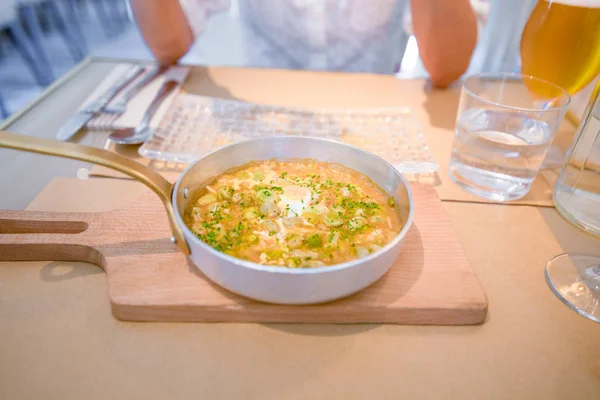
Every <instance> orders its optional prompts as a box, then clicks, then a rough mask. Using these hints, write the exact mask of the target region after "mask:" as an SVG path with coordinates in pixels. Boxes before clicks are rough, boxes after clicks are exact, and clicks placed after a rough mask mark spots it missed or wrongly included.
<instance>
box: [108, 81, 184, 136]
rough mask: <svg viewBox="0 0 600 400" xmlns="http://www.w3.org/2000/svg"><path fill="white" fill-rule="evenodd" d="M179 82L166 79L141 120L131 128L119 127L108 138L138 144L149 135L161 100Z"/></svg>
mask: <svg viewBox="0 0 600 400" xmlns="http://www.w3.org/2000/svg"><path fill="white" fill-rule="evenodd" d="M180 83H181V81H180V80H179V79H172V78H168V79H166V80H165V81H164V82H163V84H162V86H161V87H160V90H159V91H158V92H157V93H156V95H155V97H154V99H152V102H151V103H150V105H149V106H148V108H147V109H146V112H145V113H144V116H143V118H142V120H141V121H140V122H139V123H138V124H137V125H136V126H135V127H133V128H125V129H119V130H116V131H114V132H112V133H111V134H110V135H109V137H108V138H109V139H110V140H111V141H112V142H114V143H117V144H140V143H144V142H145V141H146V139H148V137H149V136H150V133H151V129H150V120H151V119H152V117H153V116H154V113H155V112H156V110H158V108H159V107H160V105H161V104H162V102H163V101H164V100H165V99H166V98H167V97H168V96H169V94H170V93H171V92H172V91H173V90H174V89H175V88H176V87H177V86H178V85H179V84H180Z"/></svg>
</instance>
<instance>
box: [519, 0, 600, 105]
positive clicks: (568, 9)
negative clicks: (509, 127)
mask: <svg viewBox="0 0 600 400" xmlns="http://www.w3.org/2000/svg"><path fill="white" fill-rule="evenodd" d="M599 72H600V0H539V1H538V3H537V5H536V6H535V8H534V9H533V11H532V13H531V16H530V17H529V20H528V22H527V25H526V26H525V29H524V30H523V36H522V37H521V73H523V74H526V75H531V76H535V77H536V78H540V79H543V80H546V81H549V82H552V83H554V84H556V85H558V86H560V87H562V88H563V89H565V90H566V91H567V92H568V93H569V94H571V95H572V94H574V93H576V92H578V91H579V90H581V89H582V88H584V87H585V86H587V85H588V84H589V83H590V82H591V81H592V80H593V79H594V78H595V77H596V75H598V73H599ZM529 83H530V84H531V87H530V90H532V91H533V92H534V93H537V94H539V95H541V96H544V95H546V94H545V93H544V92H543V91H544V90H545V87H544V86H543V85H537V84H536V82H534V81H532V82H529Z"/></svg>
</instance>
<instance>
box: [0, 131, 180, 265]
mask: <svg viewBox="0 0 600 400" xmlns="http://www.w3.org/2000/svg"><path fill="white" fill-rule="evenodd" d="M0 148H6V149H13V150H21V151H27V152H30V153H38V154H46V155H50V156H57V157H62V158H70V159H73V160H80V161H86V162H89V163H92V164H96V165H102V166H104V167H108V168H111V169H114V170H116V171H119V172H122V173H124V174H126V175H129V176H130V177H132V178H133V179H135V180H136V181H139V182H141V183H143V184H144V185H146V186H148V187H149V188H150V189H152V191H153V192H154V193H156V194H157V195H158V197H159V198H160V200H161V201H162V203H163V205H164V206H165V209H166V211H167V217H168V219H169V224H170V225H171V231H172V232H173V237H174V238H175V241H176V243H177V246H178V247H179V249H180V250H181V251H182V252H183V253H184V254H185V255H189V254H190V248H189V246H188V244H187V242H186V241H185V238H184V237H183V232H182V231H181V227H180V226H179V225H178V224H177V222H176V221H175V212H174V211H173V204H172V203H171V194H172V192H173V185H172V184H171V182H169V181H168V180H166V179H165V178H164V177H163V176H162V175H161V174H159V173H158V172H156V171H154V170H152V169H150V168H148V167H145V166H144V165H142V164H140V163H138V162H137V161H134V160H131V159H129V158H127V157H124V156H122V155H120V154H117V153H113V152H111V151H108V150H104V149H97V148H95V147H89V146H83V145H80V144H75V143H68V142H59V141H57V140H50V139H40V138H36V137H31V136H25V135H16V134H13V133H8V132H4V131H0Z"/></svg>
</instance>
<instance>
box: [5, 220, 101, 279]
mask: <svg viewBox="0 0 600 400" xmlns="http://www.w3.org/2000/svg"><path fill="white" fill-rule="evenodd" d="M93 221H94V214H71V213H52V212H42V211H1V212H0V261H45V260H55V261H83V262H89V263H92V264H96V265H98V266H100V267H104V263H105V260H104V256H103V255H102V254H101V253H100V252H99V251H97V250H96V249H95V248H94V247H92V246H91V245H89V244H84V243H90V240H89V237H90V236H91V235H90V234H92V235H93V232H92V230H93V229H92V230H91V229H90V227H92V226H93V225H94V223H93Z"/></svg>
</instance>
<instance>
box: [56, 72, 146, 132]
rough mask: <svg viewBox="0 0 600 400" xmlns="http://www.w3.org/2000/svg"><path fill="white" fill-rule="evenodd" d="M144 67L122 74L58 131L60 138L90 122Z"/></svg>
mask: <svg viewBox="0 0 600 400" xmlns="http://www.w3.org/2000/svg"><path fill="white" fill-rule="evenodd" d="M143 71H144V68H142V67H140V66H134V67H132V68H130V69H129V70H128V71H127V72H126V73H124V74H123V75H121V76H120V77H119V78H118V79H117V80H116V81H115V82H114V83H113V84H112V85H111V86H110V87H109V88H108V89H107V90H106V91H105V92H104V93H102V94H101V95H100V96H98V97H97V98H96V99H94V101H92V102H91V103H90V104H89V105H88V106H86V107H84V108H83V109H82V110H80V111H79V112H78V113H77V114H75V115H73V116H72V117H71V118H69V119H68V120H67V122H65V123H64V124H63V125H62V126H61V127H60V128H59V130H58V132H57V133H56V138H57V139H58V140H68V139H70V138H71V137H72V136H73V135H74V134H76V133H77V131H79V129H81V127H83V125H85V123H86V122H88V121H89V120H90V119H92V117H93V116H94V114H97V113H99V112H101V111H102V109H103V108H104V107H105V106H106V105H107V104H108V102H109V101H111V100H112V99H113V98H114V97H115V96H116V95H117V94H118V93H119V92H120V91H121V90H123V88H125V86H127V85H128V84H129V83H131V81H133V80H134V79H135V78H137V77H138V76H139V75H140V74H141V73H142V72H143Z"/></svg>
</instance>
